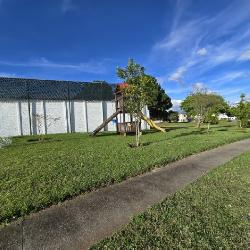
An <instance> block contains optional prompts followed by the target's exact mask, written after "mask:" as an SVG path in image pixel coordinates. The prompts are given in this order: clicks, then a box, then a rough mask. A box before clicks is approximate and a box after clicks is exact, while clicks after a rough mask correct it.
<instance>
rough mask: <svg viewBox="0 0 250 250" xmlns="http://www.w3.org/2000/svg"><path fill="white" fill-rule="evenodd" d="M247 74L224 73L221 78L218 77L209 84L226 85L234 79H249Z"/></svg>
mask: <svg viewBox="0 0 250 250" xmlns="http://www.w3.org/2000/svg"><path fill="white" fill-rule="evenodd" d="M249 75H250V74H249V72H245V71H234V72H229V73H226V74H224V75H223V76H220V77H218V78H216V79H214V80H212V81H211V82H212V83H216V84H219V83H222V84H223V83H225V84H226V83H228V82H231V81H233V80H235V79H242V78H246V77H249Z"/></svg>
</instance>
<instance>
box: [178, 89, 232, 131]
mask: <svg viewBox="0 0 250 250" xmlns="http://www.w3.org/2000/svg"><path fill="white" fill-rule="evenodd" d="M181 108H182V109H183V110H184V111H185V112H186V113H187V114H188V115H189V116H193V117H196V118H197V126H198V127H199V126H200V124H201V123H202V122H204V121H206V122H207V123H212V122H214V121H215V118H214V117H213V115H218V113H220V112H222V113H224V112H226V110H228V108H229V107H228V104H227V103H226V102H225V100H224V99H223V97H222V96H220V95H217V94H214V93H207V92H205V91H199V92H195V93H192V94H190V95H189V96H187V97H186V99H185V100H184V101H183V102H182V103H181Z"/></svg>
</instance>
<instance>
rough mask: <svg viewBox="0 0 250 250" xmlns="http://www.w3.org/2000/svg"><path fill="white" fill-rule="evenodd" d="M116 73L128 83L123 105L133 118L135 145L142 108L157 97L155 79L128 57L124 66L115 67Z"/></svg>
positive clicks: (137, 139) (138, 134)
mask: <svg viewBox="0 0 250 250" xmlns="http://www.w3.org/2000/svg"><path fill="white" fill-rule="evenodd" d="M117 75H118V76H119V77H120V78H121V79H123V80H124V81H125V82H126V83H127V84H128V85H127V87H126V88H125V89H124V107H125V110H126V111H127V112H129V113H130V114H131V115H132V116H133V117H134V119H135V125H136V137H135V138H136V139H135V141H136V144H135V145H136V147H138V146H139V145H140V121H141V116H142V112H141V111H142V109H143V107H145V106H146V105H148V106H150V105H154V104H155V102H156V97H157V88H156V83H157V81H156V79H155V78H154V77H151V76H149V75H146V74H145V73H144V67H142V66H141V65H139V64H137V63H135V62H134V61H133V59H129V61H128V65H127V66H126V67H125V68H117Z"/></svg>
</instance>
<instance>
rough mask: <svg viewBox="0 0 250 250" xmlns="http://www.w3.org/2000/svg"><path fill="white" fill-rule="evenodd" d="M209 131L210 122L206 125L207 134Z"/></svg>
mask: <svg viewBox="0 0 250 250" xmlns="http://www.w3.org/2000/svg"><path fill="white" fill-rule="evenodd" d="M209 130H210V122H209V123H208V124H207V132H208V131H209Z"/></svg>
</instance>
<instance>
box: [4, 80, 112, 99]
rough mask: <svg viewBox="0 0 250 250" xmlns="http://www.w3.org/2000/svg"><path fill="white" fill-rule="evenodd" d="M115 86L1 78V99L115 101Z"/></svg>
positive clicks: (97, 83)
mask: <svg viewBox="0 0 250 250" xmlns="http://www.w3.org/2000/svg"><path fill="white" fill-rule="evenodd" d="M114 88H115V84H108V83H107V82H105V81H94V82H80V81H59V80H39V79H25V78H8V77H0V99H5V100H21V99H35V100H68V99H70V100H86V101H110V100H113V99H114Z"/></svg>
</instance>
